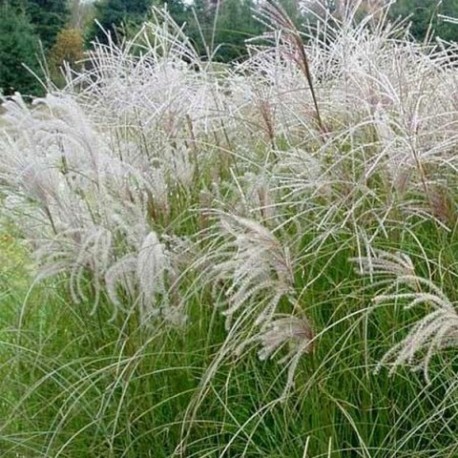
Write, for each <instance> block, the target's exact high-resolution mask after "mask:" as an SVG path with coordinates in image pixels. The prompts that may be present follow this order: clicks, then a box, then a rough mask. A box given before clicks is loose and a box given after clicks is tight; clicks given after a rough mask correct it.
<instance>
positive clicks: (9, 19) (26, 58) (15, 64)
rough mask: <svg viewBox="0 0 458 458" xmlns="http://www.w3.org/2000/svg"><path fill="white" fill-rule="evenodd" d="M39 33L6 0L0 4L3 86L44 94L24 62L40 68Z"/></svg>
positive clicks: (6, 90) (7, 90) (0, 85)
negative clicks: (38, 55)
mask: <svg viewBox="0 0 458 458" xmlns="http://www.w3.org/2000/svg"><path fill="white" fill-rule="evenodd" d="M38 40H39V39H38V36H37V35H36V34H35V31H34V28H33V26H32V24H31V23H30V21H29V19H28V18H27V17H26V16H25V15H24V13H21V12H18V11H17V9H15V8H13V7H10V6H9V5H7V4H3V5H2V6H0V90H1V92H2V93H3V94H4V95H10V94H13V93H14V92H15V91H19V92H22V93H24V94H33V95H41V94H42V93H43V89H42V87H41V86H40V84H39V82H38V81H37V79H36V78H35V77H34V76H33V75H32V74H31V73H30V71H29V70H27V69H26V68H24V65H26V66H27V67H29V68H30V69H31V70H33V71H35V72H39V64H38V57H37V54H38V52H39V48H38Z"/></svg>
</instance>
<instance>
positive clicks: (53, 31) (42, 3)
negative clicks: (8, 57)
mask: <svg viewBox="0 0 458 458" xmlns="http://www.w3.org/2000/svg"><path fill="white" fill-rule="evenodd" d="M0 4H1V5H4V6H8V7H9V8H10V9H11V10H13V11H14V12H15V13H17V14H26V15H27V16H28V18H29V20H30V23H31V24H32V25H33V27H34V30H35V33H36V34H37V35H38V36H39V39H40V40H41V42H42V43H43V47H44V48H45V49H46V50H47V49H49V48H50V47H51V46H52V45H53V44H54V42H55V40H56V37H57V34H58V33H59V31H60V30H61V29H62V28H63V27H64V26H65V24H66V23H67V21H68V20H69V18H70V9H69V5H68V3H67V0H0Z"/></svg>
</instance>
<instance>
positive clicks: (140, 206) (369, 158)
mask: <svg viewBox="0 0 458 458" xmlns="http://www.w3.org/2000/svg"><path fill="white" fill-rule="evenodd" d="M309 14H313V12H309ZM385 15H386V11H385V10H381V11H379V12H377V14H376V15H375V16H369V17H367V18H366V19H364V20H363V21H354V20H353V19H354V17H353V13H352V11H348V12H347V14H346V16H345V17H342V18H341V19H339V20H337V19H335V18H332V17H328V18H325V19H323V18H320V17H317V23H316V24H315V25H314V26H313V28H310V29H308V30H306V31H305V32H299V31H298V30H297V29H296V28H295V26H294V24H293V23H292V22H291V21H289V20H288V18H287V16H286V15H285V13H284V12H283V11H282V10H281V9H280V8H278V7H276V6H268V7H266V8H265V9H264V10H263V13H262V21H263V22H264V23H265V24H266V26H267V27H269V32H268V33H267V34H266V36H265V37H264V38H263V41H262V42H261V44H259V45H257V44H256V43H255V42H253V43H252V44H251V48H250V58H249V59H248V60H247V61H245V62H243V63H241V64H239V65H237V66H235V67H226V66H221V65H215V64H211V63H208V62H202V61H200V59H199V57H198V56H197V54H196V53H195V52H194V50H193V48H192V46H191V45H190V43H189V41H188V40H187V38H186V36H184V35H183V34H182V31H181V29H180V28H179V27H177V26H176V25H175V24H174V23H173V22H172V21H171V19H170V17H168V16H167V15H166V14H165V13H161V12H160V11H156V20H155V22H152V23H148V24H145V26H144V28H143V29H142V31H141V32H140V33H139V34H138V36H136V37H135V38H134V39H133V41H131V42H127V43H125V44H123V45H122V46H121V47H118V46H116V45H114V44H112V43H109V44H108V45H99V46H98V47H97V49H96V50H95V51H94V52H93V53H92V54H91V59H90V62H88V63H87V66H86V70H84V71H81V72H80V73H78V74H72V75H68V76H67V78H68V81H67V84H66V87H65V89H63V90H62V91H59V92H55V93H50V94H48V95H47V96H46V97H45V98H43V99H40V100H36V102H35V103H34V105H33V106H29V105H27V104H26V103H24V102H23V100H22V99H21V97H20V96H19V95H17V96H15V97H14V98H13V99H11V100H8V101H5V103H4V104H3V106H4V109H5V111H6V112H5V114H4V115H3V116H2V125H1V139H0V159H1V160H0V186H1V193H2V228H3V229H2V233H1V235H0V253H1V254H0V260H2V261H1V266H0V276H1V283H0V297H1V305H2V313H1V314H0V320H1V331H0V339H1V340H0V384H1V389H0V396H1V398H0V418H2V422H1V424H0V450H1V452H2V456H5V457H19V456H20V457H88V458H89V457H116V458H118V457H119V458H121V457H129V458H138V457H152V458H160V457H172V456H180V457H186V458H191V457H199V458H200V457H242V456H245V457H267V456H268V457H279V458H280V457H291V458H296V457H297V458H301V457H355V456H361V457H367V458H369V457H371V458H382V457H383V458H384V457H393V458H394V457H396V458H398V457H406V458H407V457H412V456H415V457H428V458H429V457H448V456H449V457H453V456H456V455H457V454H458V439H457V434H458V431H457V428H458V422H457V417H458V390H457V387H458V378H457V375H456V370H457V361H456V347H457V344H458V315H457V291H456V282H457V263H458V238H457V202H458V194H457V173H456V171H457V165H458V163H457V151H458V99H457V94H458V85H457V81H458V80H457V71H456V69H455V68H453V67H452V66H451V65H449V61H448V59H449V55H450V50H448V52H447V53H445V52H442V51H440V49H438V48H436V47H434V46H432V45H426V44H422V45H419V44H416V43H415V42H412V41H410V40H409V37H408V35H407V33H406V32H405V31H404V30H403V29H402V28H399V27H396V26H395V25H393V24H389V23H388V22H387V21H385ZM267 43H269V44H268V45H267ZM3 259H4V260H3Z"/></svg>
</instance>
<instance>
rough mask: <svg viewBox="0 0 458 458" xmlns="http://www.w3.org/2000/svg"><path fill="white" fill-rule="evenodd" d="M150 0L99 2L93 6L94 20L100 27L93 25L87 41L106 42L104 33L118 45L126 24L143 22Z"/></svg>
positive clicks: (105, 0) (109, 0)
mask: <svg viewBox="0 0 458 458" xmlns="http://www.w3.org/2000/svg"><path fill="white" fill-rule="evenodd" d="M151 5H152V0H100V1H98V2H97V3H96V4H95V10H96V14H95V15H96V19H97V21H98V22H99V23H100V25H101V26H102V29H103V30H101V29H100V27H99V26H97V25H94V26H93V27H92V29H91V30H90V32H89V37H88V38H89V40H90V41H92V40H94V39H98V40H99V41H100V42H102V43H106V42H107V37H106V33H107V32H108V33H109V34H110V35H111V37H112V39H113V40H114V41H115V42H117V43H119V42H120V41H121V40H122V38H123V32H122V28H123V26H125V25H127V24H132V23H134V24H140V23H141V22H143V21H144V20H145V19H146V17H147V14H148V12H149V10H150V8H151Z"/></svg>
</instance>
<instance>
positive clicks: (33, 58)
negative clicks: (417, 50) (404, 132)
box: [0, 0, 458, 95]
mask: <svg viewBox="0 0 458 458" xmlns="http://www.w3.org/2000/svg"><path fill="white" fill-rule="evenodd" d="M164 3H165V2H164V0H95V1H93V2H90V1H87V0H86V1H85V0H0V93H3V94H4V95H10V94H12V93H14V92H15V91H20V92H22V93H24V94H31V95H41V94H43V93H44V92H45V85H43V84H42V83H40V81H39V78H41V79H42V80H45V81H46V78H45V76H44V75H47V77H48V78H49V77H50V78H51V79H52V80H53V82H54V83H55V84H59V82H61V79H62V77H61V67H62V65H63V63H64V62H67V63H68V64H69V65H70V66H73V67H74V68H78V66H79V65H81V63H80V62H81V61H82V60H83V59H84V52H85V50H87V49H89V48H90V47H91V44H92V43H93V42H94V41H95V40H97V41H100V42H102V43H104V42H105V43H106V42H107V41H108V36H110V37H111V40H113V41H114V42H115V43H120V42H122V41H123V40H124V39H126V38H129V36H133V35H134V34H135V33H136V31H137V30H138V28H139V27H140V25H141V23H142V22H143V21H145V20H146V19H148V16H149V14H150V11H151V7H152V6H153V5H155V6H161V5H163V4H164ZM257 3H258V2H256V0H221V1H218V0H194V1H193V2H192V3H191V4H190V2H189V1H188V2H187V1H183V0H170V1H169V2H167V7H168V10H169V12H170V14H171V15H172V16H173V17H174V19H175V21H176V22H177V23H178V24H179V25H183V26H184V27H185V31H186V34H187V35H188V36H189V38H190V39H191V41H192V42H193V44H194V46H195V47H196V49H197V50H198V52H199V53H200V54H201V55H202V56H207V57H208V58H210V57H211V58H212V59H214V60H216V61H220V62H232V61H234V60H240V59H243V58H244V56H245V55H246V47H245V40H246V39H248V38H250V37H253V36H257V35H259V34H260V33H262V30H263V28H262V25H261V24H260V23H259V22H258V21H257V20H256V19H254V18H253V14H252V10H253V9H254V8H255V7H256V5H257ZM281 3H282V5H283V6H284V8H285V9H286V10H287V12H288V14H289V15H290V16H291V17H292V18H293V20H294V21H295V22H296V23H297V24H298V25H300V24H301V23H303V22H304V21H306V20H307V18H305V17H303V16H302V15H301V12H300V10H299V7H298V2H297V1H296V0H282V1H281ZM315 3H316V4H317V6H321V7H325V8H327V9H328V10H331V12H332V11H333V10H337V9H338V7H339V4H342V3H344V2H342V1H341V2H339V1H338V0H315ZM457 12H458V0H442V1H438V0H398V1H397V2H396V3H395V4H394V5H393V7H392V8H391V10H390V16H391V19H393V20H395V19H398V18H406V19H407V18H410V19H409V20H410V21H411V29H410V31H411V34H412V37H413V38H415V39H417V40H423V39H425V37H427V36H428V35H429V36H434V35H436V36H439V37H441V38H442V39H444V40H446V41H458V25H456V24H452V23H450V22H446V21H444V20H443V19H442V16H452V17H453V16H454V15H456V14H457ZM95 19H96V20H97V21H95ZM309 19H310V18H309ZM45 63H46V64H45Z"/></svg>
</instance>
